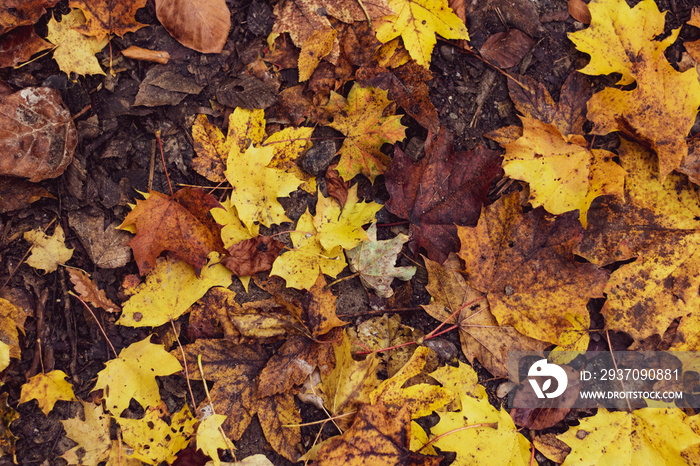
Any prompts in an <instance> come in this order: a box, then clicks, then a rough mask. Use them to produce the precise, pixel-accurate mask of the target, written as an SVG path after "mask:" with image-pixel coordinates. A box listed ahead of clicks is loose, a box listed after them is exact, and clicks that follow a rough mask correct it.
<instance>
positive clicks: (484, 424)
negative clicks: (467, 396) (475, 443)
mask: <svg viewBox="0 0 700 466" xmlns="http://www.w3.org/2000/svg"><path fill="white" fill-rule="evenodd" d="M478 427H490V428H492V429H498V422H482V423H480V424H471V425H468V426H464V427H458V428H457V429H452V430H450V431H447V432H445V433H444V434H440V435H438V436H437V437H435V438H434V439H432V440H431V441H430V442H428V443H426V444H425V445H423V446H422V447H420V448H419V449H418V450H417V451H416V453H418V452H419V451H421V450H422V449H424V448H426V447H428V446H430V445H432V444H433V443H435V442H437V441H438V440H440V439H441V438H443V437H446V436H448V435H452V434H456V433H457V432H459V431H462V430H467V429H476V428H478Z"/></svg>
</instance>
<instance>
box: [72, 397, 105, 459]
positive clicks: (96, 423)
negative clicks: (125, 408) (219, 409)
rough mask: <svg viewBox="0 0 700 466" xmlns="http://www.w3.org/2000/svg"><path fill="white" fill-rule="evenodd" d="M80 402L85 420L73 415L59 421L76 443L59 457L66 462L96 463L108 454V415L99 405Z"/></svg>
mask: <svg viewBox="0 0 700 466" xmlns="http://www.w3.org/2000/svg"><path fill="white" fill-rule="evenodd" d="M80 404H81V405H82V406H83V413H84V416H85V420H82V419H80V418H79V417H75V418H71V419H67V420H65V421H63V420H62V421H61V424H63V428H64V429H65V430H66V435H67V436H68V438H69V439H71V440H73V441H74V442H76V443H77V444H78V446H76V447H73V448H72V449H70V450H68V451H67V452H65V453H64V454H63V455H62V456H61V458H63V459H64V460H66V461H67V462H68V464H78V465H86V466H87V465H94V464H98V463H100V462H101V461H104V460H106V459H107V457H108V456H109V450H110V447H111V442H110V440H109V423H110V416H109V415H108V414H105V413H104V411H103V409H102V406H100V405H96V404H94V403H86V402H84V401H80Z"/></svg>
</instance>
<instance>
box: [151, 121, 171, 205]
mask: <svg viewBox="0 0 700 466" xmlns="http://www.w3.org/2000/svg"><path fill="white" fill-rule="evenodd" d="M155 134H156V139H157V140H158V147H159V148H160V159H161V160H162V161H163V171H164V172H165V178H166V179H167V180H168V188H170V195H171V196H172V195H173V185H172V184H170V175H168V168H167V167H166V166H165V155H163V143H162V142H161V140H160V130H159V129H158V130H156V133H155Z"/></svg>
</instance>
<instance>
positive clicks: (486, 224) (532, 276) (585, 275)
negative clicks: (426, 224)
mask: <svg viewBox="0 0 700 466" xmlns="http://www.w3.org/2000/svg"><path fill="white" fill-rule="evenodd" d="M458 229H459V238H460V241H461V243H462V248H461V250H460V252H459V256H460V257H461V258H462V259H463V260H464V261H465V264H466V272H467V283H469V285H470V286H472V287H474V288H476V289H477V290H479V291H482V292H484V293H487V300H488V302H489V305H490V307H491V312H492V313H493V315H494V316H495V317H496V319H497V320H498V323H499V324H500V325H502V326H507V325H510V326H513V327H514V328H515V329H517V330H518V331H519V332H521V333H523V334H524V335H527V336H529V337H531V338H535V339H537V340H543V341H549V342H551V343H559V335H560V334H561V332H562V331H563V330H564V329H567V328H570V324H569V323H568V321H567V320H566V317H565V316H566V315H567V314H573V315H575V316H581V317H582V318H588V309H586V304H587V303H588V300H589V299H590V298H592V297H603V289H604V287H605V284H606V283H607V281H608V272H607V271H605V270H601V269H598V268H597V267H595V266H594V265H593V264H587V263H580V262H576V260H575V259H574V254H573V249H574V247H576V245H577V244H578V243H579V242H580V241H581V239H582V238H583V228H582V227H581V225H580V223H579V221H578V213H577V212H576V211H572V212H569V213H566V214H562V215H559V216H557V217H552V216H550V215H548V214H546V213H545V211H544V210H543V209H542V208H537V209H535V210H532V211H530V212H528V213H527V214H523V213H522V208H521V207H520V202H519V194H518V193H517V192H516V193H513V194H511V195H508V196H506V197H504V198H501V199H499V200H498V201H496V202H495V203H494V204H492V205H490V206H488V207H486V208H485V209H484V212H483V213H482V215H481V218H480V219H479V223H478V225H477V226H476V228H468V227H458Z"/></svg>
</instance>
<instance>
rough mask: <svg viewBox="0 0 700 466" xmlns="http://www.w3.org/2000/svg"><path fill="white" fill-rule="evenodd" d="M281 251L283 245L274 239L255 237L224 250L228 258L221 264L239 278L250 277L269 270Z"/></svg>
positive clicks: (222, 260)
mask: <svg viewBox="0 0 700 466" xmlns="http://www.w3.org/2000/svg"><path fill="white" fill-rule="evenodd" d="M283 249H284V244H283V243H281V242H279V241H277V240H275V239H274V238H270V237H269V236H257V237H255V238H251V239H246V240H243V241H239V242H238V243H236V244H234V245H232V246H229V247H228V248H226V250H227V251H228V256H226V257H224V258H223V259H221V263H222V264H224V265H225V266H226V267H227V268H228V269H229V270H230V271H231V272H233V273H234V274H235V275H237V276H239V277H245V276H250V275H253V274H256V273H258V272H264V271H266V270H270V269H271V268H272V264H273V263H274V262H275V259H277V256H278V255H279V253H280V251H282V250H283Z"/></svg>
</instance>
